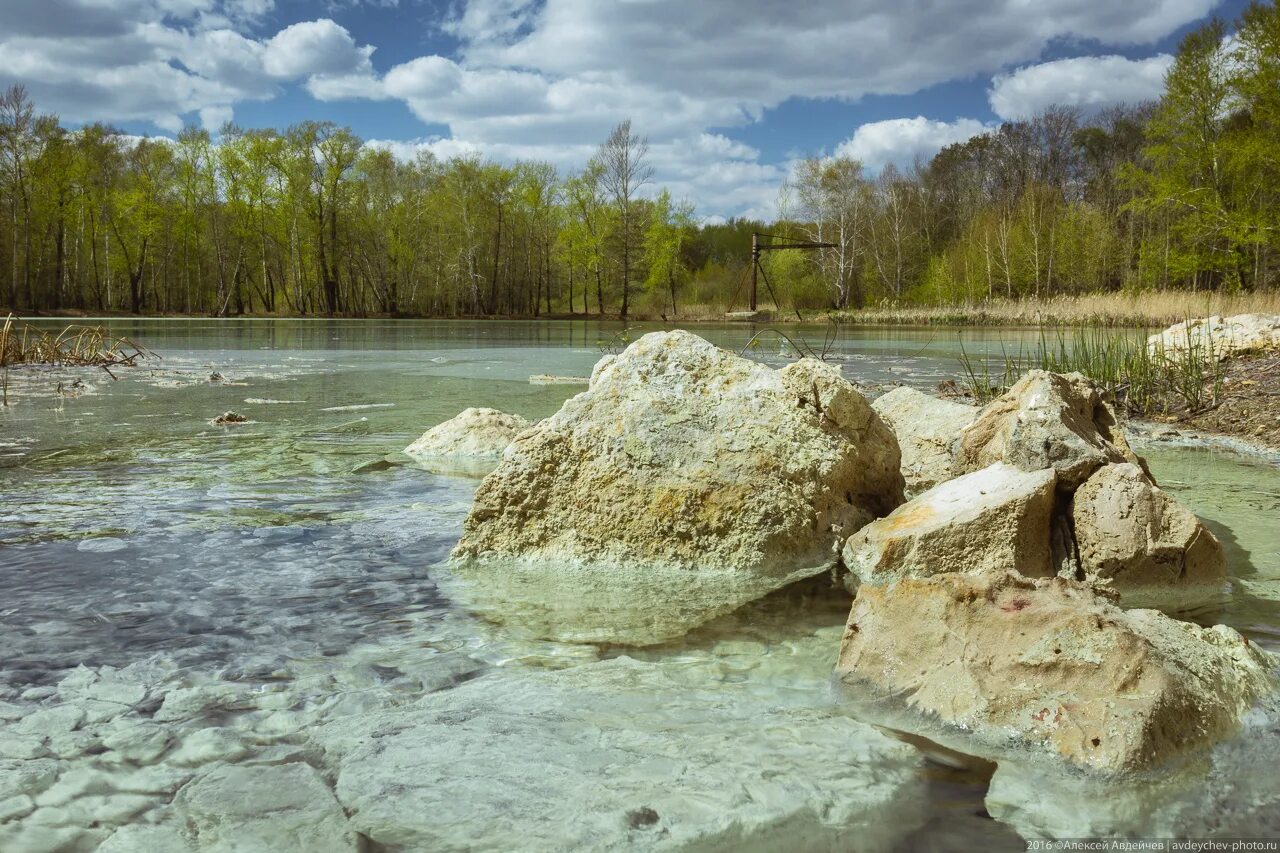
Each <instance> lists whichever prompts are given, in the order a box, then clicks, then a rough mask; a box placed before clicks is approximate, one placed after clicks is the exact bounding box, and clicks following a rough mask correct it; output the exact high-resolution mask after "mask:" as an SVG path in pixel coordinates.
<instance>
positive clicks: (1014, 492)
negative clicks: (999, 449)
mask: <svg viewBox="0 0 1280 853" xmlns="http://www.w3.org/2000/svg"><path fill="white" fill-rule="evenodd" d="M1056 479H1057V478H1056V476H1055V475H1054V472H1053V469H1052V468H1045V469H1043V470H1040V471H1030V472H1028V471H1022V470H1019V469H1018V468H1014V467H1013V466H1011V465H1005V464H1004V463H1001V462H997V463H996V464H994V465H990V466H988V467H986V468H983V469H982V470H981V471H975V472H973V473H972V474H965V475H964V476H962V477H957V478H956V479H954V480H948V481H947V482H945V483H942V484H941V485H938V486H934V487H933V488H932V489H929V490H928V491H926V492H925V493H924V494H922V495H920V496H919V497H917V498H915V499H914V500H912V501H910V502H909V503H905V504H903V505H902V506H900V507H898V508H897V509H895V510H894V511H893V512H891V513H889V515H887V516H885V517H884V518H881V519H877V520H876V521H873V522H871V523H870V524H868V525H867V526H866V527H864V528H862V529H861V530H859V531H858V532H857V533H855V534H853V535H852V536H851V537H849V540H848V542H847V543H846V544H845V546H844V564H845V567H846V568H848V569H849V571H850V572H851V573H852V576H853V577H854V578H856V579H857V581H858V582H861V583H887V582H889V581H892V580H894V579H896V578H899V577H908V576H910V577H924V576H928V575H937V574H944V573H947V572H959V573H964V574H978V573H983V572H998V573H1001V574H1003V573H1004V572H1006V571H1009V570H1010V569H1014V570H1016V571H1018V572H1020V573H1021V574H1024V575H1027V576H1030V577H1048V576H1050V575H1052V574H1053V573H1054V571H1053V567H1052V564H1051V560H1050V547H1049V521H1050V516H1051V515H1052V513H1053V503H1054V483H1055V481H1056Z"/></svg>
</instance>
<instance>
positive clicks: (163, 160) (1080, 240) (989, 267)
mask: <svg viewBox="0 0 1280 853" xmlns="http://www.w3.org/2000/svg"><path fill="white" fill-rule="evenodd" d="M649 159H650V158H649V156H648V144H647V142H646V140H645V138H644V137H643V136H642V135H641V133H640V131H639V130H638V129H634V128H632V127H631V123H630V122H629V121H624V122H622V123H620V124H619V125H618V126H617V127H616V128H615V129H614V131H613V132H612V133H611V134H610V135H609V137H608V138H607V139H605V140H604V141H603V142H602V143H601V144H600V146H599V149H598V153H597V154H596V156H595V157H593V158H592V159H591V160H590V162H588V163H587V164H586V165H585V166H584V167H583V168H582V169H581V170H580V171H577V172H574V173H571V174H560V173H558V172H557V170H556V169H555V168H554V167H553V166H552V165H550V164H548V163H542V162H516V163H513V164H501V163H496V162H490V161H485V160H482V159H480V158H478V157H458V158H455V159H450V160H447V161H442V160H439V159H437V158H435V157H433V156H431V155H430V154H429V153H421V154H419V155H418V157H417V159H415V160H413V161H411V162H403V161H400V160H397V159H396V158H394V157H393V156H392V155H391V154H390V153H388V152H387V151H386V150H383V149H381V148H377V147H372V146H368V145H365V144H364V143H363V141H362V140H361V139H360V138H359V137H358V136H356V135H355V134H354V133H353V132H352V131H351V130H350V129H349V128H345V127H340V126H337V125H335V124H333V123H329V122H303V123H300V124H297V125H294V126H292V127H289V128H287V129H284V130H273V129H245V128H240V127H236V126H234V125H228V126H226V127H224V128H223V129H222V131H221V132H220V133H219V134H217V135H216V136H212V135H211V134H209V133H208V132H207V131H205V130H201V129H196V128H188V129H186V130H185V131H183V132H182V133H180V134H179V135H178V137H177V138H176V140H175V139H168V138H138V137H133V136H128V135H125V134H122V133H120V132H118V131H116V130H114V129H113V128H111V127H108V126H104V125H100V124H91V125H85V126H82V127H76V128H68V127H64V126H63V125H62V124H61V123H60V122H59V120H58V118H57V117H56V116H52V115H45V114H42V113H40V112H39V110H38V108H37V105H35V104H33V103H32V101H31V99H30V98H29V97H28V96H27V93H26V92H25V91H24V90H23V89H22V88H21V87H13V88H10V89H9V90H8V91H7V92H4V93H0V222H2V223H3V224H2V225H0V282H2V283H0V302H4V303H7V305H8V307H9V308H10V310H12V311H15V312H23V313H56V312H91V313H92V312H130V313H135V314H204V315H214V316H238V315H246V314H264V315H282V316H284V315H300V316H311V315H322V316H323V315H343V316H373V315H382V316H520V317H530V316H547V315H565V314H600V315H609V316H621V317H624V318H625V317H628V316H659V315H661V316H664V317H680V316H689V315H690V314H691V313H692V314H695V315H696V314H698V313H702V314H711V315H714V314H716V313H719V312H723V311H725V310H729V309H731V308H734V307H742V305H743V303H744V301H745V298H746V294H745V290H744V287H743V284H744V281H745V280H746V279H747V278H748V277H749V269H748V265H749V248H750V244H751V233H752V232H753V231H763V232H767V233H769V234H773V235H780V236H782V237H785V238H788V239H805V240H813V241H820V242H824V243H830V244H832V247H830V248H825V249H822V250H819V251H807V252H801V251H778V252H770V253H767V254H766V255H765V259H764V264H765V267H766V271H767V274H768V279H769V281H770V282H771V283H772V285H773V287H774V290H775V292H776V296H777V301H778V303H779V307H781V308H783V309H784V310H787V311H791V310H793V309H796V310H799V309H805V310H808V311H824V310H832V309H859V308H863V307H864V306H871V305H880V306H883V305H909V306H919V305H924V306H933V305H938V306H949V305H972V304H976V303H982V302H985V301H988V300H996V299H1020V298H1024V297H1039V298H1047V297H1054V296H1059V295H1077V294H1086V293H1099V292H1118V291H1123V292H1126V293H1136V294H1140V293H1145V292H1148V291H1173V290H1177V291H1185V290H1191V291H1214V292H1220V293H1232V294H1234V293H1242V292H1250V291H1264V290H1274V289H1276V287H1277V285H1278V284H1280V9H1278V8H1277V5H1276V3H1275V2H1268V3H1255V4H1253V5H1252V6H1250V7H1249V8H1248V9H1247V10H1246V11H1245V12H1244V14H1243V15H1242V17H1241V19H1240V20H1239V21H1237V22H1235V24H1234V25H1233V26H1230V27H1229V26H1228V25H1227V24H1225V23H1223V22H1221V21H1215V22H1213V23H1210V24H1208V25H1206V26H1204V27H1202V28H1201V29H1199V30H1197V31H1195V32H1193V33H1191V34H1189V35H1188V36H1187V37H1186V38H1185V39H1184V40H1183V41H1182V43H1181V45H1180V47H1179V49H1178V52H1177V55H1176V57H1175V59H1174V62H1173V64H1172V67H1171V68H1170V70H1169V72H1168V74H1167V76H1166V79H1165V90H1164V92H1163V94H1162V96H1161V97H1160V99H1159V100H1158V101H1155V102H1152V103H1145V104H1133V105H1127V106H1122V107H1114V108H1110V109H1107V110H1104V111H1101V112H1097V113H1085V112H1083V111H1081V110H1079V109H1076V108H1072V107H1052V108H1049V109H1046V110H1044V111H1043V112H1041V113H1040V114H1038V115H1036V116H1034V117H1031V118H1029V119H1027V120H1025V121H1017V122H1008V123H1005V124H1003V125H1001V126H999V127H996V128H993V129H992V130H990V131H989V132H987V133H985V134H982V135H979V136H976V137H974V138H972V139H970V140H968V141H967V142H963V143H959V144H955V145H951V146H949V147H947V148H944V149H943V150H942V151H940V152H939V153H938V154H937V155H936V156H934V157H933V158H931V159H930V160H928V161H917V162H916V163H914V164H912V165H911V166H910V167H909V168H902V169H898V168H894V167H893V166H887V167H885V168H884V169H883V170H881V171H880V172H879V174H876V175H871V174H869V173H868V172H867V170H866V169H864V168H863V166H862V164H860V163H858V162H857V161H855V160H852V159H849V158H847V157H813V158H809V159H805V160H802V161H800V162H799V163H798V164H797V165H796V167H795V168H794V170H793V173H792V175H791V176H790V178H789V180H788V181H787V182H786V184H785V185H784V186H783V188H782V190H781V192H780V196H779V199H778V211H779V220H778V221H777V222H771V223H763V222H753V221H747V220H731V221H729V222H727V223H708V222H700V221H699V219H698V218H697V216H696V212H695V210H694V209H693V207H692V205H691V204H689V203H688V202H685V201H681V200H678V199H674V198H672V196H671V194H670V193H669V192H668V191H666V190H664V189H662V188H661V187H658V186H656V185H655V184H654V182H653V168H652V166H651V164H650V162H649ZM762 302H763V303H764V304H765V306H766V307H768V305H769V302H770V300H769V299H768V298H765V297H764V296H762Z"/></svg>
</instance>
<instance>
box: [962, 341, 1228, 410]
mask: <svg viewBox="0 0 1280 853" xmlns="http://www.w3.org/2000/svg"><path fill="white" fill-rule="evenodd" d="M1187 345H1188V349H1187V351H1186V352H1185V354H1184V353H1181V352H1180V353H1179V354H1178V355H1177V357H1173V356H1171V355H1170V354H1167V353H1166V352H1165V351H1164V346H1163V344H1162V343H1160V342H1159V341H1157V342H1156V343H1155V344H1154V345H1153V346H1148V344H1147V341H1146V337H1145V336H1143V335H1135V334H1133V333H1131V332H1130V333H1125V332H1117V331H1115V330H1111V329H1105V328H1096V327H1094V328H1076V329H1062V328H1059V329H1056V330H1053V331H1052V332H1050V331H1049V330H1043V331H1042V332H1041V333H1040V340H1039V341H1038V342H1037V343H1036V344H1035V345H1033V346H1032V347H1031V348H1030V349H1027V348H1025V347H1020V348H1019V350H1018V352H1017V353H1012V354H1011V353H1008V352H1005V353H1002V354H1001V357H1000V358H999V359H998V360H996V362H995V364H994V365H993V363H992V360H991V359H987V358H979V357H974V356H971V355H970V354H969V353H967V352H965V351H964V349H963V347H962V348H961V355H960V367H961V371H962V375H961V385H962V387H963V389H964V391H965V392H966V393H967V394H969V395H970V396H972V397H973V398H974V400H975V401H976V402H978V403H980V404H985V403H987V402H989V401H990V400H992V399H994V398H995V397H997V396H999V395H1000V394H1003V393H1004V392H1005V391H1006V390H1008V389H1009V387H1010V386H1012V385H1013V384H1014V383H1015V382H1017V381H1018V379H1019V377H1021V376H1022V375H1023V374H1024V373H1025V372H1026V371H1028V370H1034V369H1041V370H1049V371H1053V372H1054V373H1071V372H1074V371H1079V372H1080V373H1083V374H1084V375H1085V376H1088V377H1089V378H1090V379H1093V380H1094V381H1095V382H1097V383H1098V384H1100V385H1102V386H1103V387H1104V388H1105V389H1106V390H1107V391H1108V392H1109V393H1110V394H1111V395H1112V397H1113V398H1114V399H1115V401H1116V402H1117V404H1119V405H1121V406H1122V407H1123V408H1124V410H1125V411H1126V412H1127V413H1128V414H1130V415H1132V416H1135V417H1151V416H1155V415H1164V416H1168V415H1179V416H1185V415H1193V414H1196V413H1198V412H1203V411H1207V410H1209V409H1212V408H1213V407H1215V406H1216V405H1218V403H1219V402H1220V401H1221V399H1222V395H1223V387H1224V382H1223V380H1224V379H1225V375H1226V374H1225V370H1224V368H1223V365H1222V362H1221V360H1220V359H1219V358H1218V355H1219V354H1218V353H1216V352H1214V351H1213V350H1212V344H1208V345H1206V344H1202V343H1199V342H1198V341H1196V340H1195V339H1192V338H1190V337H1189V338H1188V342H1187Z"/></svg>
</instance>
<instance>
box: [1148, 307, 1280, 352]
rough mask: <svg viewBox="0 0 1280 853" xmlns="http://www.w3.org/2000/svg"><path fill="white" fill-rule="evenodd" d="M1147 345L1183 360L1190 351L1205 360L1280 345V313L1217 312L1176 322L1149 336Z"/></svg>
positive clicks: (1279, 347)
mask: <svg viewBox="0 0 1280 853" xmlns="http://www.w3.org/2000/svg"><path fill="white" fill-rule="evenodd" d="M1147 349H1148V351H1150V352H1151V353H1152V354H1153V355H1159V356H1163V357H1165V358H1167V359H1169V360H1170V361H1182V360H1183V359H1185V358H1186V357H1187V356H1188V354H1190V355H1191V356H1192V357H1194V358H1197V359H1199V360H1201V361H1206V362H1207V361H1210V360H1217V361H1224V360H1226V359H1228V358H1232V357H1234V356H1237V355H1244V354H1246V353H1254V352H1266V351H1269V350H1275V349H1280V314H1237V315H1235V316H1234V317H1226V318H1223V317H1220V316H1218V315H1216V314H1215V315H1213V316H1211V317H1199V318H1197V319H1194V320H1186V321H1184V322H1181V323H1174V324H1173V325H1172V326H1170V327H1169V328H1167V329H1165V330H1164V331H1163V332H1160V333H1158V334H1155V335H1152V336H1151V337H1149V338H1147Z"/></svg>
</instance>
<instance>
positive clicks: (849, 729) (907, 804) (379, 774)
mask: <svg viewBox="0 0 1280 853" xmlns="http://www.w3.org/2000/svg"><path fill="white" fill-rule="evenodd" d="M693 678H698V679H705V681H702V680H698V681H693V682H692V683H691V679H693ZM754 689H758V687H756V688H753V685H749V684H742V683H733V682H727V681H724V680H723V679H722V678H719V679H715V678H711V677H709V676H707V675H697V676H694V675H693V674H692V673H691V672H690V671H689V670H688V669H687V668H685V667H682V666H680V665H674V666H673V665H671V664H670V663H669V662H664V663H656V664H655V663H642V662H639V661H635V660H631V659H629V658H617V659H614V660H611V661H607V662H600V663H592V664H586V665H582V666H575V667H571V668H569V669H567V670H562V671H557V672H548V671H542V672H537V671H528V670H526V671H524V672H515V671H512V672H508V673H506V674H505V675H502V676H498V677H495V676H489V677H482V678H479V679H476V680H474V681H470V682H467V683H466V684H463V685H461V686H459V687H457V688H455V689H453V690H448V691H444V692H442V693H437V694H433V695H432V696H431V697H428V698H427V699H424V700H423V701H422V702H420V703H419V704H418V706H417V708H416V709H414V710H407V711H401V712H391V713H384V714H379V715H366V716H361V717H350V718H346V719H343V720H338V721H334V722H332V723H330V724H328V725H326V726H324V727H323V728H321V729H319V730H318V731H317V732H316V734H315V741H316V742H317V743H319V744H321V745H322V746H323V747H324V749H325V761H326V764H327V765H331V766H335V767H336V768H337V786H336V790H337V794H338V799H339V800H340V801H341V802H342V804H343V806H345V807H346V809H347V810H348V813H349V814H350V816H351V823H352V825H353V826H354V827H355V828H356V829H357V830H358V831H359V832H360V833H362V834H363V835H366V836H367V837H368V838H369V839H370V840H371V841H372V842H373V845H374V846H377V847H378V849H383V846H385V849H391V850H433V851H462V850H521V851H530V853H534V851H560V850H601V851H606V850H618V851H623V850H625V851H632V850H692V849H696V850H723V851H729V850H733V851H771V850H780V849H789V850H829V851H836V850H851V849H857V850H860V851H876V850H888V849H893V847H894V844H895V842H896V841H898V840H900V839H901V838H902V836H904V835H905V834H907V833H909V832H910V831H911V829H913V828H914V827H915V826H916V825H918V824H919V821H920V812H919V806H920V798H921V797H922V796H923V781H922V778H921V777H920V776H919V775H918V773H919V770H920V764H921V759H920V756H919V754H918V753H917V752H916V751H915V750H914V749H912V748H911V747H909V746H907V745H906V744H903V743H900V742H898V741H896V740H893V739H891V738H889V737H887V736H885V735H883V734H881V733H879V732H878V731H876V730H875V729H873V728H872V727H870V726H867V725H865V724H863V723H859V722H857V721H855V720H853V719H851V718H849V717H847V716H843V715H840V714H832V713H830V711H828V710H827V709H818V708H813V707H788V706H787V704H786V700H785V699H784V698H783V696H781V695H779V694H778V693H773V692H770V693H768V694H767V695H765V696H758V695H756V694H755V693H754ZM794 692H796V691H793V693H794ZM801 695H802V697H803V698H807V697H809V696H811V695H812V694H809V693H808V692H804V693H802V694H801ZM793 701H794V700H793Z"/></svg>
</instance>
